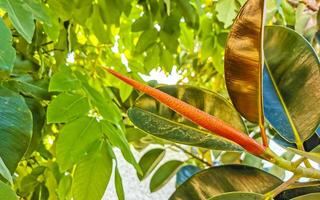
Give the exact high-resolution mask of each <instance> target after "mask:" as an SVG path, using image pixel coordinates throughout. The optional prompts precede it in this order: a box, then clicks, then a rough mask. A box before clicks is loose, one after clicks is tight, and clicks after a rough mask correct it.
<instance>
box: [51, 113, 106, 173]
mask: <svg viewBox="0 0 320 200" xmlns="http://www.w3.org/2000/svg"><path fill="white" fill-rule="evenodd" d="M101 136H102V132H101V125H100V123H99V122H97V120H96V119H95V118H92V117H91V118H90V117H81V118H79V119H76V120H74V121H72V122H71V123H69V124H67V125H65V126H64V127H63V128H62V129H61V131H60V134H59V138H58V141H57V147H56V148H57V150H56V151H57V162H58V163H59V167H60V170H61V171H62V172H64V171H66V170H67V169H69V168H71V167H72V165H73V164H75V163H77V162H78V161H79V160H80V159H81V157H83V156H84V155H85V154H86V153H87V152H88V151H89V148H90V145H91V144H92V143H93V142H94V141H96V140H97V139H99V138H100V137H101Z"/></svg>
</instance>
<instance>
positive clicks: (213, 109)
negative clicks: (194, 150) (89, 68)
mask: <svg viewBox="0 0 320 200" xmlns="http://www.w3.org/2000/svg"><path fill="white" fill-rule="evenodd" d="M157 89H159V90H160V91H162V92H165V93H166V94H169V95H170V96H173V97H175V98H178V99H180V100H182V101H184V102H186V103H188V104H190V105H192V106H194V107H196V108H199V109H201V110H202V111H205V112H206V113H208V114H210V115H213V116H215V117H217V118H219V119H222V120H223V121H224V122H226V123H228V124H230V125H231V126H233V127H234V128H236V129H238V130H241V131H242V132H245V133H246V132H247V130H246V127H245V125H244V123H243V121H242V119H241V117H240V116H239V114H238V112H237V111H236V110H235V109H234V108H233V106H232V105H231V104H230V103H229V102H228V101H227V100H226V99H224V98H223V97H222V96H220V95H218V94H216V93H213V92H210V91H207V90H203V89H199V88H196V87H192V86H181V85H180V86H176V85H166V86H160V87H158V88H157ZM128 116H129V118H130V119H131V121H132V122H133V123H134V124H135V125H136V126H137V127H138V128H140V129H142V130H144V131H145V132H147V133H149V134H152V135H153V136H156V137H160V138H162V139H166V140H169V141H172V142H177V143H181V144H186V145H192V146H198V147H203V148H209V149H214V150H228V151H238V150H241V149H240V148H239V146H238V145H236V144H235V143H233V142H231V141H228V140H226V139H224V138H222V137H220V136H216V135H212V134H210V133H209V132H208V131H207V130H205V129H203V128H201V127H200V126H199V125H197V124H194V123H193V122H191V121H189V120H187V119H186V118H184V117H183V116H181V115H179V114H178V113H176V112H175V111H173V110H171V109H170V108H169V107H167V106H165V105H164V104H162V103H160V102H159V101H157V100H156V99H154V98H152V97H150V96H149V95H147V94H144V95H142V96H140V97H139V98H138V99H137V100H136V102H135V104H134V106H133V107H132V108H131V109H129V111H128ZM201 129H202V130H201Z"/></svg>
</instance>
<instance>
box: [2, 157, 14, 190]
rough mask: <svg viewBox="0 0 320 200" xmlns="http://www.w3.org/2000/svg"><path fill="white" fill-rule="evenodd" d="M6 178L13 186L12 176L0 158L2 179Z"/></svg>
mask: <svg viewBox="0 0 320 200" xmlns="http://www.w3.org/2000/svg"><path fill="white" fill-rule="evenodd" d="M1 176H2V177H3V178H5V179H6V180H7V181H9V182H10V183H11V184H13V180H12V176H11V173H10V171H9V169H8V168H7V166H6V164H4V162H3V160H2V158H1V157H0V177H1Z"/></svg>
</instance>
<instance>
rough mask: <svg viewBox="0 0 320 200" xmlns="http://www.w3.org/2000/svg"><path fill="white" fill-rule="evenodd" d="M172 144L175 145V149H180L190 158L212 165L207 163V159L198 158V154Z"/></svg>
mask: <svg viewBox="0 0 320 200" xmlns="http://www.w3.org/2000/svg"><path fill="white" fill-rule="evenodd" d="M172 146H174V147H176V148H177V149H180V150H181V151H183V152H184V153H185V154H188V155H189V156H191V157H192V158H194V159H196V160H198V161H200V162H202V163H203V164H205V165H206V166H208V167H212V165H211V164H210V163H208V162H207V161H205V160H203V159H201V158H199V157H198V156H196V155H194V154H193V153H191V152H189V151H187V150H185V149H184V148H183V147H181V146H179V145H177V144H172Z"/></svg>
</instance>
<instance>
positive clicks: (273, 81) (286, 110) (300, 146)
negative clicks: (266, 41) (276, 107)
mask: <svg viewBox="0 0 320 200" xmlns="http://www.w3.org/2000/svg"><path fill="white" fill-rule="evenodd" d="M265 64H266V65H265V67H266V69H267V71H268V74H269V77H270V80H271V82H272V85H273V87H274V89H275V92H276V94H277V96H278V98H279V100H280V103H281V105H282V107H283V109H284V112H285V114H286V116H287V118H288V121H289V124H290V126H291V128H292V132H293V135H294V137H295V140H296V144H297V147H298V149H300V150H304V147H303V143H302V140H301V138H300V135H299V133H298V130H297V128H296V125H295V124H294V122H293V120H292V117H291V115H290V113H289V110H288V108H287V105H286V103H285V102H284V100H283V98H282V95H281V93H280V90H279V88H278V86H277V84H276V82H275V80H274V77H273V75H272V73H271V70H270V67H269V64H268V61H267V60H266V59H265ZM284 139H285V138H284ZM286 140H287V139H286Z"/></svg>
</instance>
